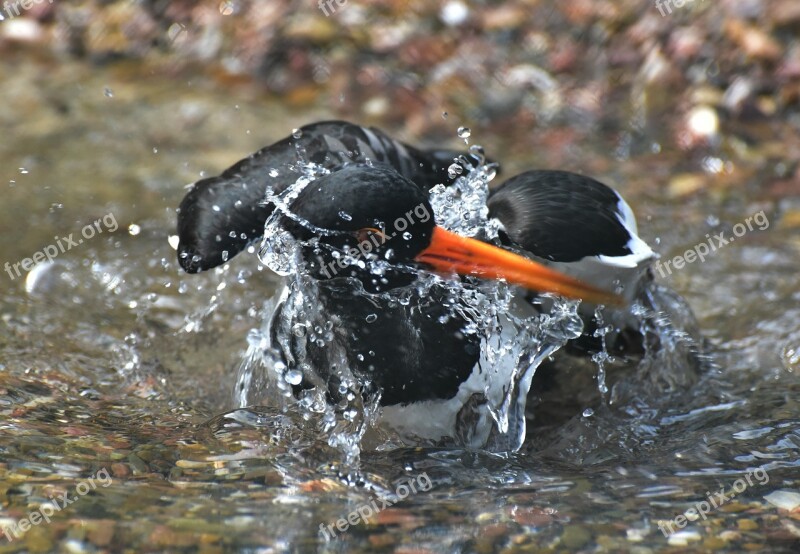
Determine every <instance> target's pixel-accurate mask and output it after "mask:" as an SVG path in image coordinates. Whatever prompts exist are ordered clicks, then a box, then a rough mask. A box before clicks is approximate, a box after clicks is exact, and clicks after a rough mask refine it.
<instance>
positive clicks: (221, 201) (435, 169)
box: [178, 121, 462, 273]
mask: <svg viewBox="0 0 800 554" xmlns="http://www.w3.org/2000/svg"><path fill="white" fill-rule="evenodd" d="M460 155H462V153H461V152H457V151H451V150H446V149H436V150H427V151H426V150H420V149H417V148H414V147H413V146H410V145H408V144H404V143H402V142H400V141H397V140H394V139H393V138H391V137H389V136H387V135H386V134H384V133H383V132H382V131H380V130H379V129H375V128H367V127H362V126H359V125H355V124H352V123H349V122H346V121H322V122H316V123H312V124H309V125H305V126H303V127H301V128H299V129H295V130H294V131H293V132H292V134H291V135H289V136H287V137H285V138H283V139H281V140H279V141H277V142H275V143H274V144H271V145H269V146H266V147H264V148H262V149H261V150H259V151H257V152H255V153H254V154H252V155H250V156H248V157H246V158H244V159H243V160H241V161H239V162H237V163H235V164H234V165H232V166H231V167H229V168H228V169H226V170H225V171H223V172H222V173H221V174H220V175H218V176H214V177H209V178H206V179H201V180H200V181H197V182H196V183H193V184H191V185H189V191H188V193H187V194H186V196H185V197H184V199H183V201H182V202H181V204H180V206H179V207H178V240H179V242H178V244H179V246H178V262H179V263H180V265H181V267H182V268H183V269H184V270H185V271H186V272H188V273H197V272H199V271H204V270H207V269H211V268H213V267H217V266H219V265H221V264H223V263H225V262H227V261H228V260H229V259H231V258H233V257H234V256H235V255H236V254H238V253H239V252H241V251H242V250H244V249H245V248H246V247H247V246H248V245H250V244H252V243H253V242H255V241H256V240H258V239H259V238H261V236H262V235H263V233H264V223H265V222H266V220H267V218H268V217H269V215H270V214H271V213H272V211H273V209H274V207H275V206H274V205H273V204H272V203H270V202H268V201H265V199H266V198H267V193H268V191H269V192H270V193H272V194H274V195H277V194H280V193H281V192H282V191H284V190H285V189H286V188H287V187H288V186H290V185H291V184H292V183H294V182H295V181H296V180H297V179H298V178H299V177H301V176H302V175H303V171H304V170H305V164H316V165H317V166H319V167H322V168H324V169H327V170H330V169H336V168H339V167H341V166H343V165H345V164H347V163H366V162H371V163H385V164H389V165H391V166H392V167H393V168H394V169H395V170H396V171H398V172H399V173H400V174H401V175H404V176H405V177H407V178H409V179H411V180H412V181H414V182H415V183H417V184H418V185H419V186H421V187H428V188H429V187H432V186H434V185H436V184H438V183H443V182H445V183H446V182H449V180H450V179H449V176H448V172H447V169H448V167H449V166H450V165H451V164H452V163H453V158H454V157H457V156H460Z"/></svg>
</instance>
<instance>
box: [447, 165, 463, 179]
mask: <svg viewBox="0 0 800 554" xmlns="http://www.w3.org/2000/svg"><path fill="white" fill-rule="evenodd" d="M462 173H464V168H463V167H461V166H460V165H459V164H455V163H454V164H450V167H448V168H447V176H448V177H450V178H451V179H455V178H456V177H458V176H459V175H461V174H462Z"/></svg>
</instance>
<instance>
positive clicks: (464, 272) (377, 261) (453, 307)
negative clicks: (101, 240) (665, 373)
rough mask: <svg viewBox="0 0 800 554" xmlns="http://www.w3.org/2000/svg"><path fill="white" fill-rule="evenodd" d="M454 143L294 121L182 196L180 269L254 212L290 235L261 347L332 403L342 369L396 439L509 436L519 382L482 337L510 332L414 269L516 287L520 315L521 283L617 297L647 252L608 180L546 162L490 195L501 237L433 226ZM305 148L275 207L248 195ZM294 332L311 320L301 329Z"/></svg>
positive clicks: (527, 296)
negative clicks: (432, 146)
mask: <svg viewBox="0 0 800 554" xmlns="http://www.w3.org/2000/svg"><path fill="white" fill-rule="evenodd" d="M454 154H455V153H453V152H449V151H433V152H424V151H421V150H417V149H414V148H412V147H410V146H407V145H403V144H401V143H398V142H395V141H393V140H392V139H390V138H388V137H386V136H385V135H383V134H381V133H380V132H379V131H377V130H367V129H364V128H361V127H357V126H354V125H350V124H346V123H340V122H330V123H324V124H317V125H312V126H309V127H305V128H303V129H302V130H301V131H300V132H298V133H295V134H294V136H293V137H289V138H287V139H284V140H283V141H280V142H278V143H276V144H275V145H273V146H271V147H268V148H265V149H263V150H261V151H259V152H258V153H256V154H254V155H253V156H251V157H250V158H247V159H246V160H243V161H242V162H239V163H238V164H236V165H235V166H233V167H232V168H230V169H229V170H227V171H225V172H224V173H223V174H222V175H221V176H220V177H216V178H212V179H206V180H204V181H201V182H199V183H198V184H197V185H196V186H195V188H194V189H192V190H191V191H190V192H189V193H188V194H187V196H186V198H185V199H184V200H183V202H182V203H181V207H180V212H179V222H178V229H179V237H180V245H179V249H178V250H179V259H180V263H181V265H182V267H184V269H186V270H187V271H189V272H195V271H199V270H202V269H207V268H209V267H213V266H214V265H218V264H220V263H222V262H224V261H225V260H227V259H228V258H229V257H231V256H233V255H235V254H236V253H237V252H238V251H240V250H242V249H243V248H244V246H245V245H246V244H247V243H248V242H249V241H251V240H253V239H255V238H257V237H258V236H260V235H261V234H263V233H264V224H265V221H266V220H267V219H269V220H270V223H269V224H268V225H267V227H268V228H269V229H270V232H273V231H278V232H285V233H288V234H289V235H290V236H291V237H292V239H293V240H294V241H295V245H296V247H297V248H296V252H295V254H296V258H297V260H296V263H298V264H299V265H297V266H296V270H297V272H298V275H296V276H295V277H299V278H296V279H292V280H290V283H289V286H288V287H287V288H286V290H285V291H284V294H283V295H282V299H281V302H280V303H279V305H278V307H277V309H276V311H275V314H274V315H273V317H272V319H271V325H270V334H271V344H272V347H273V348H275V349H277V350H278V351H279V352H280V355H281V357H282V359H283V361H284V363H285V364H286V365H287V367H288V368H289V369H290V370H294V371H295V372H296V371H298V370H299V372H300V375H301V377H300V379H298V380H296V381H295V382H293V383H292V385H293V386H294V390H295V393H296V394H298V395H299V394H303V392H304V391H311V390H316V391H320V390H321V391H325V393H326V395H327V397H328V398H329V399H331V400H332V401H334V402H338V401H340V400H341V399H342V397H343V396H345V395H347V394H350V393H351V392H352V391H351V390H350V388H349V384H348V383H346V382H343V375H345V376H347V375H353V376H355V377H356V379H357V380H358V381H359V383H361V384H362V385H363V386H362V388H361V393H362V394H364V395H380V396H379V398H380V404H381V406H382V417H383V420H384V421H386V422H388V423H389V424H390V426H391V427H393V428H394V429H395V430H397V431H398V432H399V433H400V434H401V436H403V437H408V438H411V439H414V440H416V439H422V440H425V441H430V442H448V441H450V442H456V443H460V444H465V445H468V446H476V447H480V446H486V445H487V444H489V443H490V442H491V443H492V444H493V445H494V446H495V447H499V448H501V449H515V448H518V447H519V446H520V445H521V442H520V432H519V430H518V429H516V430H515V429H513V426H514V425H517V426H519V425H520V422H519V421H516V422H515V423H513V424H512V425H511V427H512V429H509V423H508V420H506V421H505V422H504V423H503V422H500V421H499V420H498V418H499V417H500V416H498V413H499V412H500V411H502V410H501V408H502V407H503V406H505V408H506V411H508V409H509V406H510V409H511V410H512V411H513V412H514V414H512V419H513V418H516V419H517V420H518V419H519V418H520V417H521V418H522V420H523V421H522V423H521V425H523V426H524V410H525V399H524V394H525V393H527V388H526V387H525V386H524V385H520V388H521V389H523V393H522V396H521V397H515V398H514V399H511V401H509V394H511V393H510V392H509V391H510V390H511V389H513V387H512V381H514V380H515V379H516V380H518V381H519V380H524V379H526V378H527V379H528V381H527V383H528V386H529V385H530V377H531V376H532V375H527V376H526V368H522V369H520V368H519V367H516V366H515V364H514V363H509V360H505V361H504V362H502V363H499V364H498V363H497V359H496V358H492V356H491V355H490V354H491V352H489V350H490V347H491V344H492V343H493V341H494V342H495V343H497V344H500V343H502V342H503V341H504V340H505V341H509V340H510V341H513V340H514V337H508V336H505V337H503V336H500V335H503V334H504V333H506V334H507V333H514V332H516V333H520V335H519V336H523V335H522V333H523V332H524V329H522V328H515V327H514V326H513V325H510V324H509V320H508V318H506V317H505V315H504V314H499V316H498V318H497V321H496V322H495V325H494V327H493V329H494V330H495V331H496V332H497V333H496V335H497V336H492V334H491V333H488V334H487V333H481V332H475V331H474V329H473V330H472V331H469V330H468V328H469V327H470V326H471V325H474V315H471V314H470V311H474V310H475V305H474V304H472V303H471V300H472V299H473V298H474V297H472V296H469V295H468V294H466V293H465V292H464V291H465V290H468V289H463V288H459V287H458V286H454V285H453V283H454V281H452V280H451V279H426V276H429V275H430V273H428V272H427V271H425V270H432V271H435V272H438V273H443V274H446V275H461V276H463V278H465V279H467V280H468V281H469V280H474V279H475V278H478V280H479V281H480V280H489V281H491V280H503V281H505V282H507V283H509V284H511V285H513V286H514V287H518V288H515V289H514V290H516V291H518V293H517V294H516V295H515V298H514V299H512V303H513V311H514V312H517V313H518V312H525V311H527V312H528V313H531V314H535V313H536V311H537V310H541V309H542V308H541V307H536V306H535V305H534V303H532V302H531V300H532V298H531V295H533V294H535V293H531V292H526V291H536V292H552V293H556V294H558V295H563V296H568V297H572V298H582V299H584V300H586V301H587V302H589V303H590V304H592V305H596V304H604V305H614V306H621V305H623V304H624V303H625V302H626V300H630V299H632V298H633V297H634V296H635V295H636V291H637V288H638V287H639V283H640V281H641V280H642V278H643V276H645V275H646V274H647V267H648V264H649V262H650V261H651V260H652V259H653V257H654V254H653V252H652V250H650V248H649V247H648V246H647V245H646V244H645V243H644V242H643V241H642V240H641V239H639V238H638V236H637V235H636V223H635V220H634V218H633V214H632V212H631V210H630V208H629V207H628V205H627V204H626V203H625V202H624V200H622V198H621V197H620V196H619V195H618V194H617V193H616V192H614V191H613V190H611V189H610V188H608V187H606V186H605V185H603V184H601V183H599V182H597V181H594V180H592V179H589V178H586V177H582V176H580V175H576V174H573V173H568V172H562V171H531V172H527V173H523V174H521V175H519V176H517V177H514V178H512V179H509V180H508V181H507V182H505V183H504V184H503V185H501V186H500V187H498V188H497V189H495V190H494V191H493V192H492V193H491V195H490V196H489V200H488V209H489V216H490V217H491V218H495V219H497V220H498V221H499V229H500V236H499V238H500V243H501V245H500V246H502V247H500V246H498V245H492V244H488V243H486V242H482V241H479V240H475V239H470V238H466V237H462V236H459V235H457V234H455V233H452V232H449V231H447V230H445V229H444V228H442V227H440V226H438V225H437V224H436V221H435V220H434V217H433V213H434V212H433V208H432V206H431V204H430V202H429V198H428V196H429V189H430V188H431V186H432V185H434V184H438V183H441V182H447V179H448V174H447V171H446V169H447V167H448V166H449V165H450V163H452V160H453V157H454ZM306 160H308V161H314V162H315V163H317V164H319V165H321V166H323V167H324V168H325V169H327V170H330V171H331V172H330V173H327V174H322V175H316V176H315V177H314V178H312V180H310V182H309V183H308V184H306V185H305V187H304V188H302V190H300V191H299V192H298V193H297V194H296V195H293V196H291V197H289V198H288V200H287V201H286V204H283V205H281V204H280V202H277V201H275V200H273V201H271V202H270V203H267V202H264V197H265V196H266V192H267V190H271V191H273V192H277V193H278V194H279V196H280V193H281V192H283V191H285V190H286V189H287V187H289V186H290V185H291V184H292V183H294V181H296V180H297V178H298V177H299V176H301V175H302V167H301V166H300V164H299V162H301V161H306ZM365 162H367V163H365ZM370 164H371V165H370ZM287 168H288V170H287ZM272 198H275V197H272ZM276 206H277V207H278V208H279V210H278V211H274V210H275V208H276ZM273 212H274V213H273ZM268 238H269V237H268ZM546 264H549V265H553V266H554V267H555V268H557V270H554V269H549V268H547V267H546ZM565 273H571V274H573V275H577V276H579V277H580V278H575V277H570V276H568V275H566V274H565ZM459 282H460V281H459ZM589 283H590V284H589ZM309 284H310V286H311V288H310V289H309V288H308V287H307V286H306V285H309ZM309 290H312V291H313V298H309V297H308V296H309ZM304 302H305V304H306V305H305V306H303V307H301V309H299V310H298V305H299V304H303V303H304ZM536 304H541V300H540V299H539V300H538V301H537V302H536ZM620 313H625V311H624V310H620ZM504 318H505V319H504ZM309 329H317V330H320V329H324V332H323V333H319V334H318V335H316V336H312V337H310V336H309V334H310V333H311V331H310V330H309ZM557 348H558V346H555V347H553V348H550V349H548V348H543V349H540V350H537V351H536V352H534V353H529V354H530V358H529V359H527V362H526V363H528V364H529V365H530V366H533V367H535V365H536V364H538V363H540V362H541V361H542V359H543V358H544V357H546V356H547V355H549V354H552V353H553V352H554V351H555V350H556V349H557ZM534 358H535V360H536V361H535V363H534ZM512 361H513V362H516V363H519V362H521V360H520V359H519V358H514V360H512ZM528 373H530V372H528ZM345 380H346V379H345ZM509 402H510V404H509ZM506 416H508V414H507V413H506ZM509 435H513V436H511V437H509ZM521 436H522V437H524V430H523V431H522V433H521Z"/></svg>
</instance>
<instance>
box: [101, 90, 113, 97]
mask: <svg viewBox="0 0 800 554" xmlns="http://www.w3.org/2000/svg"><path fill="white" fill-rule="evenodd" d="M103 94H105V95H106V97H107V98H114V91H113V90H111V89H110V88H108V87H106V88H104V89H103Z"/></svg>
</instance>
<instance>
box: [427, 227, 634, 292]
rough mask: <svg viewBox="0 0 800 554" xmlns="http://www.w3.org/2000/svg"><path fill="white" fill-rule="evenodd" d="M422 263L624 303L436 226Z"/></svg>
mask: <svg viewBox="0 0 800 554" xmlns="http://www.w3.org/2000/svg"><path fill="white" fill-rule="evenodd" d="M416 260H417V261H418V262H423V263H426V264H428V265H430V266H433V267H434V268H435V269H436V270H437V271H442V272H456V273H458V274H460V275H476V276H478V277H483V278H486V279H505V280H506V281H508V282H509V283H513V284H515V285H520V286H523V287H525V288H527V289H532V290H536V291H540V292H553V293H556V294H559V295H561V296H566V297H567V298H580V299H583V300H586V301H588V302H591V303H593V304H606V305H613V306H622V305H624V304H625V301H624V300H623V298H622V297H621V296H619V295H617V294H614V293H611V292H608V291H605V290H602V289H598V288H595V287H592V286H590V285H587V284H585V283H583V282H582V281H579V280H578V279H574V278H573V277H569V276H567V275H564V274H563V273H559V272H558V271H554V270H552V269H550V268H548V267H545V266H543V265H541V264H538V263H536V262H534V261H533V260H529V259H528V258H525V257H523V256H518V255H517V254H514V253H512V252H509V251H507V250H503V249H502V248H497V247H496V246H492V245H491V244H486V243H485V242H481V241H479V240H475V239H470V238H466V237H462V236H461V235H457V234H455V233H451V232H450V231H445V230H444V229H442V228H441V227H438V226H437V227H434V228H433V237H432V239H431V244H430V246H428V248H426V249H425V250H423V251H422V252H421V253H420V254H419V255H418V256H417V257H416Z"/></svg>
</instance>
